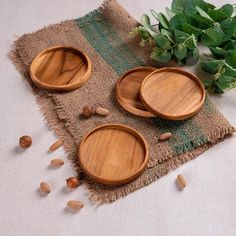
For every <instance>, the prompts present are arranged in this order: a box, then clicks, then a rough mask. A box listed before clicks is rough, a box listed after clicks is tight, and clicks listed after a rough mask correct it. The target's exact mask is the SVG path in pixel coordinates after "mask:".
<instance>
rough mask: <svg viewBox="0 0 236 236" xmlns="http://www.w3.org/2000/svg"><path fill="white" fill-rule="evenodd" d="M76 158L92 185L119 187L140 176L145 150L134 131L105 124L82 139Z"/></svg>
mask: <svg viewBox="0 0 236 236" xmlns="http://www.w3.org/2000/svg"><path fill="white" fill-rule="evenodd" d="M78 158H79V162H80V165H81V167H82V169H83V170H84V172H85V173H86V174H87V175H88V176H89V177H90V178H92V179H93V180H95V181H96V182H99V183H102V184H107V185H121V184H125V183H128V182H130V181H132V180H134V179H135V178H137V177H138V176H139V175H140V174H141V173H142V171H143V170H144V168H145V166H146V164H147V162H148V158H149V149H148V144H147V142H146V141H145V139H144V138H143V137H142V135H141V134H139V133H138V132H137V131H136V130H134V129H132V128H130V127H128V126H124V125H118V124H106V125H102V126H99V127H97V128H95V129H94V130H92V131H91V132H90V133H89V134H88V135H87V136H85V138H84V139H83V140H82V142H81V144H80V147H79V151H78Z"/></svg>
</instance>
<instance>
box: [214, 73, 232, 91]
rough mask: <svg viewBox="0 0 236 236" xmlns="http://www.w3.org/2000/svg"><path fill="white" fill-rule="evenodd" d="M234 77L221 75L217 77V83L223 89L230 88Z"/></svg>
mask: <svg viewBox="0 0 236 236" xmlns="http://www.w3.org/2000/svg"><path fill="white" fill-rule="evenodd" d="M235 82H236V78H234V77H231V76H225V75H221V76H220V77H219V79H218V80H217V83H218V85H219V86H220V87H221V88H222V89H223V90H225V89H228V88H231V87H232V86H235V85H234V84H235Z"/></svg>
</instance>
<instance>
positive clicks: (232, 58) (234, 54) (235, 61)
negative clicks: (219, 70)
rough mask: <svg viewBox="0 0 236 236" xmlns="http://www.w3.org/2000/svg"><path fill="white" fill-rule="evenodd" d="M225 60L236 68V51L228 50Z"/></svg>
mask: <svg viewBox="0 0 236 236" xmlns="http://www.w3.org/2000/svg"><path fill="white" fill-rule="evenodd" d="M225 62H226V63H227V64H228V65H230V66H231V67H233V68H235V69H236V51H231V52H228V53H227V55H226V57H225Z"/></svg>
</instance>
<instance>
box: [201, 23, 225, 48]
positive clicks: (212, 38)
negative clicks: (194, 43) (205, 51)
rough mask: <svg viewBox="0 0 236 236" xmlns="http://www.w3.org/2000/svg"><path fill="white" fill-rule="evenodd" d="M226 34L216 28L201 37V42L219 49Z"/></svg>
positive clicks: (210, 29)
mask: <svg viewBox="0 0 236 236" xmlns="http://www.w3.org/2000/svg"><path fill="white" fill-rule="evenodd" d="M223 38H224V32H223V31H222V30H221V28H220V27H218V26H214V27H212V28H209V29H207V30H206V31H205V32H204V33H203V34H202V37H201V42H202V43H203V44H204V45H206V46H208V47H217V46H219V45H220V44H221V43H222V42H223Z"/></svg>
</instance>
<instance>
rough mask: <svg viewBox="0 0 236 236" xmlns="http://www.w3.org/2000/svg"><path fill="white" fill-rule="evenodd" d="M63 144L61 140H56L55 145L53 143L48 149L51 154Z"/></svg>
mask: <svg viewBox="0 0 236 236" xmlns="http://www.w3.org/2000/svg"><path fill="white" fill-rule="evenodd" d="M62 144H63V141H61V140H57V141H56V142H55V143H53V144H52V145H51V146H50V147H49V151H50V152H53V151H55V150H57V149H58V148H59V147H61V146H62Z"/></svg>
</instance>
